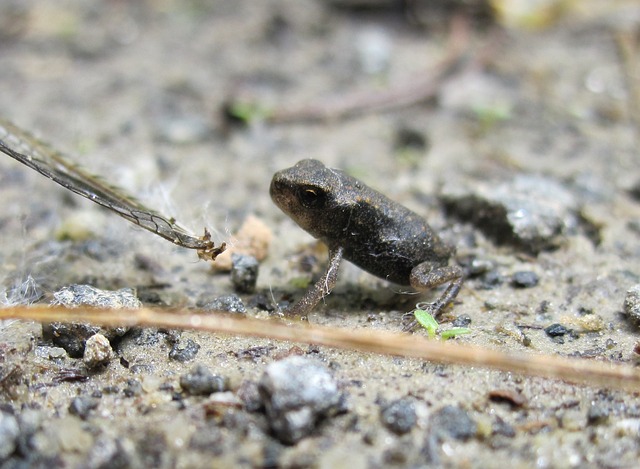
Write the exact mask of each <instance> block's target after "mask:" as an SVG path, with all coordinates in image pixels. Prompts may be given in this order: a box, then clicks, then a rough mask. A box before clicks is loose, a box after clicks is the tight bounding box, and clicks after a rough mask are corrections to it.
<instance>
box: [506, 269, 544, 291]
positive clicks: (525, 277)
mask: <svg viewBox="0 0 640 469" xmlns="http://www.w3.org/2000/svg"><path fill="white" fill-rule="evenodd" d="M539 280H540V279H539V278H538V275H537V274H536V273H535V272H532V271H530V270H523V271H520V272H515V273H514V274H513V275H512V276H511V285H512V286H514V287H516V288H531V287H535V286H536V285H538V282H539Z"/></svg>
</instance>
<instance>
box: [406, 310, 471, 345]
mask: <svg viewBox="0 0 640 469" xmlns="http://www.w3.org/2000/svg"><path fill="white" fill-rule="evenodd" d="M413 317H415V318H416V321H417V322H418V324H420V325H421V326H422V327H423V328H424V329H425V330H426V331H427V335H428V336H429V337H430V338H434V337H435V336H436V333H437V332H438V321H436V320H435V318H434V317H433V316H432V315H431V314H429V313H428V312H427V311H425V310H424V309H415V310H414V311H413ZM470 333H471V329H469V328H467V327H453V328H451V329H446V330H444V331H441V332H440V337H441V338H442V339H444V340H448V339H452V338H454V337H458V336H459V335H464V334H470Z"/></svg>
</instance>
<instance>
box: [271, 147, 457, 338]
mask: <svg viewBox="0 0 640 469" xmlns="http://www.w3.org/2000/svg"><path fill="white" fill-rule="evenodd" d="M269 192H270V194H271V198H272V199H273V201H274V203H275V204H276V205H277V206H278V207H279V208H280V209H281V210H282V211H283V212H284V213H286V214H287V215H288V216H289V217H291V218H292V219H293V220H294V221H295V222H296V223H297V224H298V225H300V226H301V227H302V228H303V229H304V230H305V231H307V232H308V233H309V234H311V235H312V236H314V237H315V238H317V239H319V240H321V241H322V242H323V243H325V244H326V245H327V246H328V247H329V265H328V267H327V271H326V272H325V273H324V274H323V276H322V277H321V278H320V279H319V280H318V282H316V284H315V285H313V286H312V287H311V288H309V290H308V291H307V292H306V293H305V294H304V296H303V297H302V298H301V299H300V300H299V301H298V303H296V304H295V305H294V306H293V307H292V308H291V309H290V310H289V313H291V314H299V315H303V314H307V313H308V312H309V311H310V310H311V309H312V308H313V307H314V306H315V305H316V304H317V303H318V302H319V301H320V300H321V299H322V297H323V296H324V295H328V294H329V293H330V292H331V290H332V289H333V287H334V286H335V283H336V279H337V275H338V267H339V266H340V262H341V260H342V258H344V259H346V260H348V261H351V262H353V263H354V264H356V265H357V266H358V267H360V268H362V269H364V270H366V271H367V272H369V273H371V274H373V275H376V276H378V277H380V278H383V279H386V280H389V281H391V282H393V283H397V284H400V285H410V286H411V287H413V288H415V289H416V290H420V291H424V290H428V289H431V288H434V287H436V286H438V285H442V284H444V283H446V282H450V283H449V286H448V287H447V289H446V290H445V291H444V293H443V294H442V295H441V296H440V298H439V299H438V300H437V301H435V302H434V303H431V304H430V305H429V306H428V307H427V309H428V310H429V312H430V313H431V314H433V315H434V316H437V315H438V314H439V313H440V312H441V311H442V310H443V309H444V308H445V307H446V306H447V305H448V304H449V303H451V302H452V301H453V299H454V298H455V297H456V295H457V294H458V292H459V291H460V287H461V286H462V282H463V275H462V269H461V268H460V267H459V266H449V265H447V264H448V262H449V258H450V257H451V256H452V255H453V253H454V249H453V248H452V247H450V246H448V245H447V244H445V243H444V242H443V241H442V240H441V239H440V238H439V237H438V235H436V234H435V233H434V232H433V230H432V229H431V227H430V226H429V225H428V224H427V222H426V221H425V220H424V218H422V217H421V216H419V215H418V214H416V213H415V212H413V211H411V210H409V209H408V208H406V207H403V206H402V205H400V204H399V203H397V202H394V201H392V200H391V199H389V198H387V197H386V196H384V195H382V194H381V193H379V192H377V191H375V190H374V189H371V188H370V187H368V186H366V185H365V184H363V183H362V182H360V181H359V180H357V179H356V178H354V177H351V176H349V175H347V174H345V173H343V172H342V171H338V170H335V169H331V168H327V167H326V166H325V165H324V164H322V163H321V162H320V161H317V160H312V159H307V160H302V161H300V162H298V163H297V164H296V165H295V166H293V167H291V168H288V169H284V170H282V171H279V172H277V173H276V174H275V175H274V176H273V179H272V181H271V187H270V189H269ZM412 326H413V324H412V325H411V326H410V327H412Z"/></svg>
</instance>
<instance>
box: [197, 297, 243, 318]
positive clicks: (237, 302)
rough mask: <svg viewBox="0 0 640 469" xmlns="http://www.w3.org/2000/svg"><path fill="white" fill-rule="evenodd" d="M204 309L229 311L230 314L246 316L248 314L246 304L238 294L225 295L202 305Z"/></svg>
mask: <svg viewBox="0 0 640 469" xmlns="http://www.w3.org/2000/svg"><path fill="white" fill-rule="evenodd" d="M202 308H203V309H205V310H209V311H227V312H229V313H240V314H244V313H246V312H247V310H246V308H245V307H244V303H243V302H242V300H241V299H240V297H239V296H238V295H236V294H231V295H224V296H219V297H217V298H214V299H213V300H211V301H209V302H208V303H205V304H203V305H202Z"/></svg>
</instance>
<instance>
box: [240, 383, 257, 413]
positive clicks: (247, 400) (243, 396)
mask: <svg viewBox="0 0 640 469" xmlns="http://www.w3.org/2000/svg"><path fill="white" fill-rule="evenodd" d="M237 394H238V398H240V400H241V401H242V404H243V405H244V408H245V410H246V411H247V412H257V411H258V410H260V409H261V408H262V399H261V397H260V390H259V389H258V383H257V382H256V381H251V380H247V381H243V382H242V384H241V385H240V388H239V389H238V393H237Z"/></svg>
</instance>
